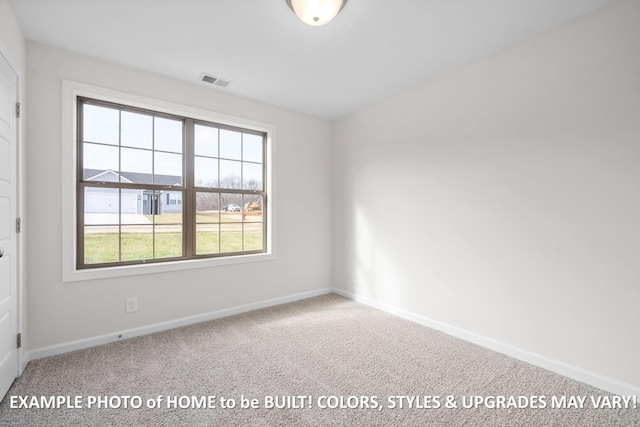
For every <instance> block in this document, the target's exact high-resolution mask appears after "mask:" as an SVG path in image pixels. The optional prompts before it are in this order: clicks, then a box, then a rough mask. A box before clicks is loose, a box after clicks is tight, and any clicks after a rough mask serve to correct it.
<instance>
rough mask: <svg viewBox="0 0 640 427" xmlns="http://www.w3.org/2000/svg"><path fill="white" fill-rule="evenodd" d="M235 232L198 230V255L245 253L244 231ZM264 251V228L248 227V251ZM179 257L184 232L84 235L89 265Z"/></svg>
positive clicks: (234, 230) (85, 253)
mask: <svg viewBox="0 0 640 427" xmlns="http://www.w3.org/2000/svg"><path fill="white" fill-rule="evenodd" d="M161 216H164V215H158V217H161ZM256 225H257V224H256ZM234 228H235V229H234ZM234 228H227V229H223V230H221V231H220V232H218V231H210V230H198V231H197V232H196V253H197V254H198V255H206V254H215V253H225V252H239V251H242V250H243V245H242V243H243V234H242V231H241V229H237V227H234ZM119 236H122V258H120V256H119V252H120V251H119V246H120V245H119ZM154 236H155V248H154ZM260 249H262V230H261V227H253V229H250V228H249V227H246V226H245V231H244V250H248V251H249V250H260ZM154 250H155V254H154ZM179 256H182V233H181V232H156V233H145V232H132V233H122V234H118V233H87V234H85V235H84V257H85V263H86V264H96V263H103V262H118V261H121V260H122V261H131V260H140V259H153V258H169V257H179Z"/></svg>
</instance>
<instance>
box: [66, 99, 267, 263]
mask: <svg viewBox="0 0 640 427" xmlns="http://www.w3.org/2000/svg"><path fill="white" fill-rule="evenodd" d="M76 102H77V105H76V114H77V132H76V135H77V141H76V147H75V148H76V160H77V169H76V171H77V172H76V184H75V185H76V192H75V196H76V215H75V216H76V233H75V235H76V251H75V253H76V260H75V262H76V269H78V270H80V269H91V268H102V267H114V266H126V265H137V264H152V263H160V262H167V261H181V260H197V259H208V258H219V257H230V256H239V255H250V254H260V253H265V252H267V248H268V240H267V237H268V236H269V235H268V233H267V225H268V222H267V220H266V219H267V218H266V216H267V215H266V214H267V203H268V194H267V192H266V189H267V185H266V184H267V166H268V165H267V164H266V163H267V162H266V159H267V155H266V154H267V133H266V132H265V131H260V130H256V129H249V128H242V127H236V126H231V125H229V124H222V123H216V122H212V121H207V120H203V119H201V118H194V117H188V116H182V115H177V114H172V113H167V112H164V111H156V110H152V109H147V108H139V107H137V106H129V105H124V104H119V103H114V102H107V101H105V100H99V99H93V98H87V97H77V98H76Z"/></svg>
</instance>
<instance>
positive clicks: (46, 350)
mask: <svg viewBox="0 0 640 427" xmlns="http://www.w3.org/2000/svg"><path fill="white" fill-rule="evenodd" d="M333 291H334V290H333V289H332V288H324V289H318V290H315V291H310V292H302V293H299V294H294V295H288V296H284V297H279V298H273V299H269V300H265V301H258V302H255V303H250V304H245V305H240V306H236V307H231V308H225V309H222V310H216V311H212V312H210V313H204V314H198V315H195V316H190V317H184V318H181V319H176V320H170V321H167V322H162V323H156V324H153V325H149V326H142V327H139V328H134V329H128V330H125V331H119V332H113V333H110V334H105V335H100V336H96V337H90V338H85V339H81V340H77V341H70V342H66V343H62V344H56V345H52V346H49V347H42V348H38V349H35V350H31V351H29V352H27V354H26V355H25V357H24V365H25V366H26V364H27V363H28V362H29V361H31V360H36V359H42V358H43V357H49V356H55V355H58V354H63V353H68V352H70V351H75V350H82V349H85V348H89V347H95V346H98V345H102V344H109V343H112V342H116V341H120V340H123V339H127V338H133V337H138V336H141V335H147V334H152V333H155V332H161V331H166V330H169V329H173V328H178V327H181V326H187V325H192V324H194V323H200V322H206V321H208V320H214V319H219V318H222V317H227V316H232V315H234V314H240V313H246V312H248V311H253V310H258V309H261V308H267V307H273V306H276V305H280V304H286V303H288V302H294V301H298V300H301V299H306V298H312V297H316V296H319V295H325V294H329V293H332V292H333Z"/></svg>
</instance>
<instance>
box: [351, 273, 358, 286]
mask: <svg viewBox="0 0 640 427" xmlns="http://www.w3.org/2000/svg"><path fill="white" fill-rule="evenodd" d="M351 283H353V284H354V285H355V284H356V283H358V272H357V271H352V272H351Z"/></svg>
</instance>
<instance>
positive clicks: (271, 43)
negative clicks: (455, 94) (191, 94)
mask: <svg viewBox="0 0 640 427" xmlns="http://www.w3.org/2000/svg"><path fill="white" fill-rule="evenodd" d="M612 1H613V0H349V1H348V3H347V4H346V6H345V7H344V9H343V10H342V12H341V13H340V14H339V15H338V17H337V18H336V19H335V20H334V21H332V22H330V23H329V24H327V25H325V26H322V27H311V26H308V25H306V24H303V23H302V22H301V21H300V20H299V19H298V18H297V17H296V16H295V15H294V14H293V12H292V11H291V10H290V9H289V8H288V6H287V5H286V2H285V0H8V3H9V5H10V6H11V9H12V10H13V12H14V15H15V16H16V18H17V20H18V22H19V23H20V25H21V27H22V29H23V31H24V33H25V36H26V38H27V39H29V40H32V41H35V42H39V43H44V44H48V45H52V46H56V47H60V48H63V49H66V50H70V51H73V52H78V53H81V54H85V55H89V56H93V57H96V58H100V59H104V60H107V61H111V62H115V63H120V64H125V65H129V66H132V67H135V68H139V69H143V70H147V71H151V72H154V73H158V74H163V75H166V76H170V77H173V78H176V79H181V80H186V81H189V82H193V83H194V84H202V83H199V80H198V79H199V76H200V74H201V73H202V72H207V73H210V74H212V75H214V76H218V77H220V78H223V79H226V80H231V81H232V82H233V83H232V84H231V85H230V86H229V87H227V88H226V89H221V88H212V89H211V90H222V91H226V92H228V93H232V94H236V95H240V96H244V97H248V98H252V99H256V100H260V101H264V102H267V103H269V104H273V105H278V106H282V107H286V108H289V109H292V110H297V111H301V112H304V113H308V114H311V115H314V116H319V117H324V118H329V119H334V118H338V117H341V116H344V115H346V114H349V113H351V112H353V111H355V110H357V109H359V108H361V107H363V106H366V105H368V104H370V103H372V102H375V101H377V100H380V99H383V98H385V97H388V96H390V95H392V94H394V93H397V92H400V91H402V90H405V89H408V88H410V87H412V86H415V85H417V84H420V83H422V82H425V81H427V80H428V79H431V78H434V77H436V76H438V75H441V74H443V73H446V72H448V71H450V70H453V69H455V68H456V67H460V66H461V65H464V64H466V63H469V62H471V61H474V60H476V59H478V58H481V57H483V56H486V55H490V54H492V53H494V52H496V51H499V50H501V49H504V48H506V47H509V46H513V45H515V44H518V43H521V42H523V41H525V40H527V39H529V38H531V37H533V36H535V35H538V34H540V33H542V32H544V31H547V30H550V29H552V28H554V27H556V26H558V25H560V24H562V23H564V22H567V21H569V20H572V19H575V18H577V17H578V16H581V15H583V14H585V13H588V12H590V11H592V10H595V9H597V8H600V7H602V6H604V5H606V4H608V3H611V2H612Z"/></svg>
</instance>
